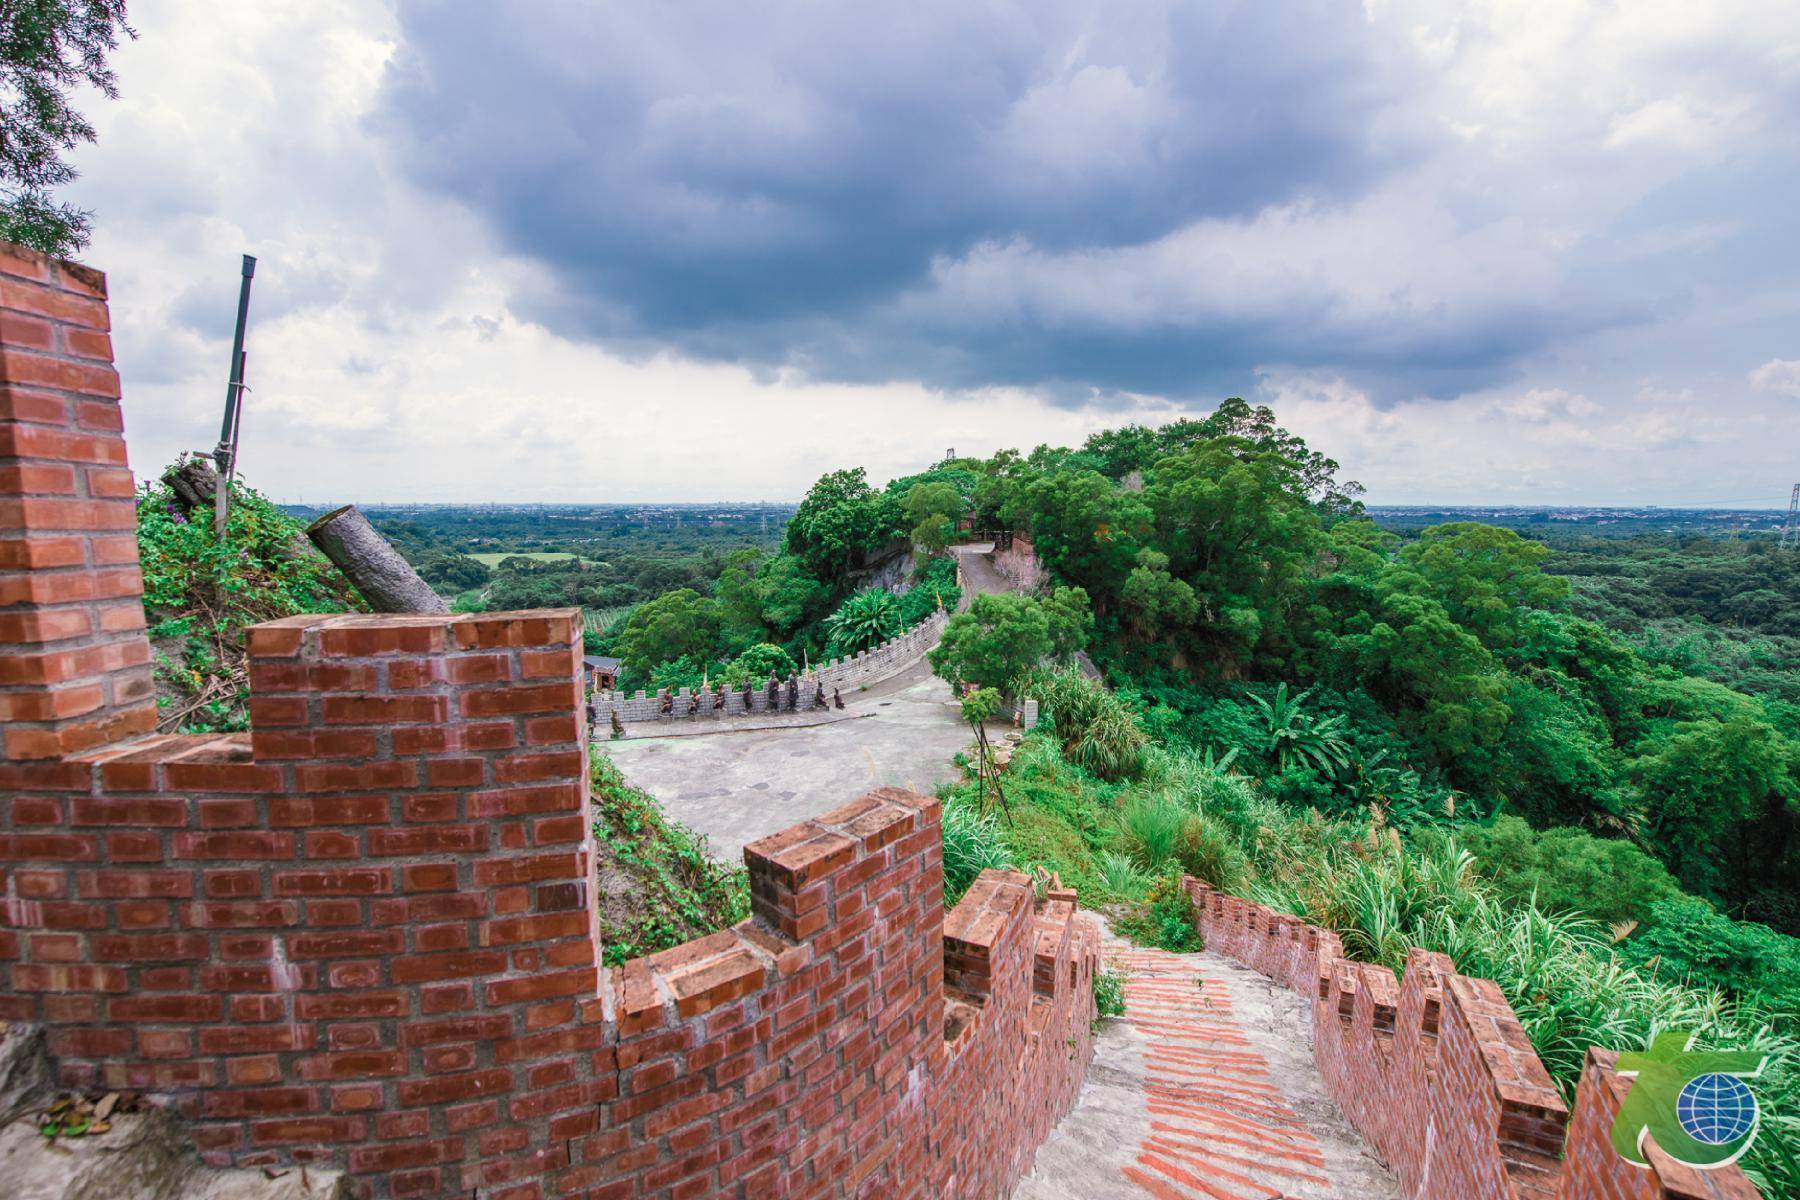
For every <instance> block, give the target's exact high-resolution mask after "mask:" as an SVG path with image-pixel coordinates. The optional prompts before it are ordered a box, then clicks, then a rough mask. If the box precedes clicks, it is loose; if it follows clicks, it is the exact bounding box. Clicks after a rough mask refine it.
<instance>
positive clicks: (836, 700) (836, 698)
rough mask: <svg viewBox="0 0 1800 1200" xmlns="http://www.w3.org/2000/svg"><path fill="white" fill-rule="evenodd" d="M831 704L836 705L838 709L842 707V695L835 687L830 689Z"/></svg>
mask: <svg viewBox="0 0 1800 1200" xmlns="http://www.w3.org/2000/svg"><path fill="white" fill-rule="evenodd" d="M831 702H832V703H833V704H835V705H837V706H838V707H839V708H842V707H844V693H842V692H840V691H839V690H838V689H837V688H835V687H834V688H832V689H831Z"/></svg>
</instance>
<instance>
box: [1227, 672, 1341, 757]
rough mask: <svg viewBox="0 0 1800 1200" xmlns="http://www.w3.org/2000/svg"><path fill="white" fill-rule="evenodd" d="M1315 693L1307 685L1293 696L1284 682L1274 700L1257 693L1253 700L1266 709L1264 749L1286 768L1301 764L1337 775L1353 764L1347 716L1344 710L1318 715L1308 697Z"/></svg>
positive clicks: (1263, 713)
mask: <svg viewBox="0 0 1800 1200" xmlns="http://www.w3.org/2000/svg"><path fill="white" fill-rule="evenodd" d="M1312 693H1313V689H1311V688H1307V689H1306V690H1305V691H1303V692H1301V693H1299V694H1298V695H1295V696H1289V695H1288V689H1287V684H1285V683H1283V684H1280V685H1278V686H1277V687H1276V688H1275V698H1274V699H1273V700H1265V699H1263V698H1262V697H1261V696H1256V695H1252V696H1251V697H1250V699H1251V700H1252V701H1254V702H1255V703H1256V705H1257V707H1258V708H1260V709H1261V710H1262V721H1263V730H1262V735H1263V741H1264V748H1265V750H1266V751H1267V753H1268V755H1269V757H1270V758H1272V759H1273V760H1274V761H1275V765H1276V766H1277V767H1278V768H1280V769H1281V770H1283V771H1286V770H1287V769H1288V768H1289V767H1292V766H1296V765H1298V766H1302V767H1305V768H1307V769H1309V770H1313V771H1317V772H1318V773H1319V774H1321V775H1326V776H1330V777H1332V778H1336V776H1337V773H1338V772H1339V771H1342V770H1344V769H1345V768H1346V767H1348V766H1349V765H1350V741H1349V739H1348V738H1347V737H1346V736H1345V734H1344V727H1345V721H1344V717H1343V715H1342V714H1340V713H1334V714H1332V715H1331V716H1328V717H1317V716H1314V715H1313V714H1312V713H1310V712H1308V711H1307V710H1306V700H1307V697H1309V696H1311V695H1312Z"/></svg>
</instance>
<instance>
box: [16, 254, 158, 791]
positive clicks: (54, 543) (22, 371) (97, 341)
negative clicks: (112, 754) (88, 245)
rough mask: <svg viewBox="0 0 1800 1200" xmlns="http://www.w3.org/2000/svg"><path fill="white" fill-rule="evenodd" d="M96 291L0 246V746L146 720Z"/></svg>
mask: <svg viewBox="0 0 1800 1200" xmlns="http://www.w3.org/2000/svg"><path fill="white" fill-rule="evenodd" d="M109 328H111V324H110V321H109V319H108V316H107V309H106V280H105V278H104V277H103V276H101V275H100V274H99V273H98V272H96V271H90V270H87V269H86V268H84V267H78V266H75V265H74V264H72V263H62V262H55V261H53V260H50V259H47V258H44V257H43V256H41V255H36V254H32V253H30V252H29V251H22V250H16V249H15V248H13V247H10V246H7V245H5V244H4V243H0V729H4V737H3V738H0V745H3V748H4V757H5V758H9V759H20V758H54V757H57V756H58V755H61V754H64V753H67V752H69V751H74V750H83V749H86V748H88V747H90V746H98V745H103V744H105V743H106V742H109V741H112V740H114V739H116V738H121V737H127V736H130V735H131V734H135V733H143V732H145V731H147V730H149V729H150V728H152V727H153V726H154V725H155V723H156V708H155V698H154V696H153V695H152V692H151V685H150V668H149V665H148V664H149V662H150V647H149V643H148V642H146V641H145V640H144V637H143V634H142V630H143V626H144V609H143V606H142V605H141V604H140V603H139V602H138V596H139V594H140V593H141V592H142V591H143V584H142V580H141V578H140V577H139V575H138V559H137V541H136V539H135V538H133V537H132V529H133V527H134V516H133V512H134V508H133V504H132V491H133V484H132V478H131V472H130V471H129V470H128V469H127V468H126V465H125V436H124V424H123V422H122V421H121V419H120V416H119V377H118V375H117V374H116V373H114V371H113V367H112V341H111V339H110V338H109V337H108V336H107V330H108V329H109Z"/></svg>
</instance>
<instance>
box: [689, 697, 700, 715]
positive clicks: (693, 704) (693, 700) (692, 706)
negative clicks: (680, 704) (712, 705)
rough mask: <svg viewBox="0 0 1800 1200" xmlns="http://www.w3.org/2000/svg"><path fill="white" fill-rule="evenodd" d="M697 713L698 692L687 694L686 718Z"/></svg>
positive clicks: (698, 703)
mask: <svg viewBox="0 0 1800 1200" xmlns="http://www.w3.org/2000/svg"><path fill="white" fill-rule="evenodd" d="M699 711H700V693H699V692H690V693H688V716H690V717H691V716H693V715H694V714H695V713H697V712H699Z"/></svg>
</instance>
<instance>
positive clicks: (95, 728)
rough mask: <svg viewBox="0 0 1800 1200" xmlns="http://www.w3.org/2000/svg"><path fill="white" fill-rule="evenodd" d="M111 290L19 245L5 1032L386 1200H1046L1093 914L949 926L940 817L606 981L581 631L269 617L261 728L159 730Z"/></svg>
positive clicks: (8, 595)
mask: <svg viewBox="0 0 1800 1200" xmlns="http://www.w3.org/2000/svg"><path fill="white" fill-rule="evenodd" d="M105 295H106V292H105V283H104V280H103V279H102V278H101V277H100V276H99V275H98V274H97V273H95V272H92V271H88V270H86V269H85V268H80V267H76V266H73V265H71V264H66V263H58V262H54V261H51V260H48V259H44V258H42V257H40V256H37V255H33V254H31V253H29V252H25V251H17V250H14V249H11V248H8V247H0V705H4V706H5V710H4V711H5V726H4V748H5V755H4V759H3V760H0V1019H4V1020H11V1021H23V1022H31V1023H34V1024H38V1025H41V1026H43V1027H44V1028H45V1029H46V1031H47V1034H48V1040H49V1045H50V1048H51V1051H52V1053H53V1055H54V1057H55V1059H56V1064H57V1069H58V1071H59V1072H60V1074H61V1077H62V1080H63V1082H64V1083H65V1084H67V1085H71V1086H96V1087H111V1088H130V1089H133V1090H143V1091H146V1092H150V1093H153V1094H154V1095H156V1096H159V1097H161V1098H163V1099H164V1100H166V1101H167V1102H168V1103H169V1104H171V1105H173V1106H174V1107H175V1108H176V1109H177V1110H178V1111H180V1112H181V1113H182V1114H183V1115H184V1116H185V1117H186V1118H188V1121H189V1123H190V1128H191V1130H192V1132H193V1136H194V1138H195V1141H196V1144H197V1146H198V1147H199V1148H200V1150H201V1151H202V1152H203V1154H204V1156H205V1157H206V1158H207V1159H208V1160H210V1161H212V1162H215V1163H221V1164H223V1163H236V1164H240V1165H258V1164H261V1165H270V1166H274V1165H280V1164H290V1163H307V1162H318V1163H331V1164H336V1165H341V1166H343V1167H345V1168H347V1169H348V1170H349V1172H350V1173H351V1174H352V1176H353V1177H354V1179H355V1181H356V1183H357V1185H358V1187H359V1188H360V1189H361V1190H363V1191H365V1192H367V1193H369V1194H372V1195H378V1196H388V1195H392V1196H439V1195H443V1196H472V1195H473V1196H481V1197H497V1198H505V1200H532V1198H536V1197H545V1196H591V1197H596V1198H598V1197H605V1198H609V1200H612V1198H619V1197H658V1198H660V1197H669V1198H671V1200H673V1198H675V1197H689V1196H714V1195H760V1194H766V1193H767V1192H769V1191H778V1192H780V1193H781V1194H787V1195H792V1196H797V1197H843V1196H855V1195H882V1196H901V1197H927V1196H930V1197H936V1196H967V1197H988V1196H997V1195H1000V1194H1002V1192H1003V1191H1004V1190H1005V1189H1006V1188H1007V1187H1008V1186H1010V1183H1011V1182H1012V1181H1013V1180H1015V1179H1017V1177H1018V1176H1019V1174H1020V1173H1021V1172H1022V1171H1023V1170H1024V1169H1026V1167H1027V1166H1028V1165H1029V1163H1030V1160H1031V1157H1032V1154H1033V1152H1034V1150H1035V1148H1036V1146H1037V1144H1038V1143H1039V1141H1041V1140H1042V1138H1043V1137H1044V1135H1045V1134H1046V1133H1047V1132H1048V1130H1049V1128H1050V1126H1051V1125H1052V1124H1053V1123H1054V1122H1055V1120H1056V1119H1057V1117H1059V1116H1060V1115H1061V1113H1062V1112H1063V1111H1065V1110H1066V1109H1067V1107H1068V1106H1069V1105H1070V1104H1071V1103H1072V1102H1073V1099H1074V1095H1075V1092H1076V1091H1077V1089H1078V1087H1079V1084H1080V1080H1081V1077H1082V1074H1083V1072H1084V1071H1085V1068H1086V1065H1087V1062H1088V1060H1089V1058H1090V1057H1091V1054H1092V1043H1091V1040H1090V1036H1089V1030H1090V1023H1091V1021H1092V1019H1093V1016H1094V1012H1093V993H1092V978H1093V972H1094V970H1095V969H1096V967H1097V963H1098V935H1097V931H1096V930H1095V929H1094V928H1092V926H1091V924H1090V922H1089V921H1088V920H1087V919H1086V918H1083V917H1080V916H1078V915H1077V913H1076V911H1075V906H1074V897H1073V895H1072V894H1069V893H1052V894H1051V895H1050V896H1048V897H1046V898H1044V899H1039V898H1037V897H1036V896H1035V895H1034V893H1033V889H1032V886H1031V883H1030V880H1028V879H1027V878H1025V877H1024V876H1020V875H1014V874H1007V873H1001V872H989V873H987V874H985V875H984V876H983V877H982V878H981V879H980V880H978V881H977V883H976V885H975V887H974V888H972V889H971V891H970V893H969V897H968V898H967V899H965V900H964V901H963V903H962V904H960V905H959V906H958V907H957V908H956V909H955V910H953V911H951V912H950V913H948V914H946V913H945V911H944V909H943V904H942V865H941V853H942V844H941V835H940V830H939V824H938V818H939V811H938V806H937V804H936V802H935V801H932V800H930V799H927V798H924V797H920V796H915V795H912V794H910V793H906V792H900V791H896V790H883V791H880V792H876V793H872V794H871V795H869V796H866V797H863V798H861V799H859V800H856V801H854V802H852V803H851V804H849V805H845V806H843V807H840V808H837V809H834V810H832V811H831V812H828V813H826V814H825V815H823V816H821V817H819V818H817V819H816V820H814V821H809V822H806V823H803V824H801V825H799V826H796V827H794V828H792V829H789V830H787V831H784V832H783V833H780V834H777V835H774V836H773V837H771V838H767V839H763V840H762V841H761V842H758V843H755V844H753V845H752V846H750V847H749V848H748V849H747V850H746V860H747V863H748V865H749V868H750V875H751V879H752V888H753V893H752V894H753V903H754V909H755V915H754V916H753V917H752V918H751V919H750V920H748V921H745V922H743V923H741V924H740V925H738V926H736V927H734V928H732V929H729V930H725V931H721V932H719V933H716V934H713V935H711V936H709V937H706V938H702V939H699V940H697V941H695V942H691V943H688V944H686V945H683V946H680V947H676V948H674V949H672V950H669V951H665V952H664V953H662V954H658V955H653V956H650V957H648V958H643V959H637V960H633V961H631V962H627V963H624V964H622V965H619V966H615V967H609V968H605V969H602V968H601V967H600V965H599V964H600V958H601V956H600V946H599V943H598V939H597V936H596V934H595V931H594V925H593V920H594V907H593V904H592V897H591V896H590V895H589V886H590V883H589V877H590V869H591V864H590V861H589V857H590V853H591V848H590V836H591V835H590V819H589V812H588V806H589V795H588V773H587V765H588V764H587V754H588V737H587V729H586V721H585V717H584V706H583V705H582V703H581V690H582V679H581V666H580V635H581V621H580V614H579V613H578V612H577V611H575V610H572V609H570V610H548V611H534V612H528V613H498V614H481V615H447V616H358V615H339V616H307V617H296V618H290V619H287V620H282V621H275V622H269V623H266V624H263V625H259V626H256V627H254V628H253V629H252V630H250V631H249V635H248V651H249V672H250V687H251V700H250V713H251V721H252V730H251V732H249V733H247V734H229V735H207V736H184V735H159V734H154V733H152V732H150V730H151V728H152V726H153V720H154V701H153V698H152V695H151V689H150V684H149V675H148V665H147V664H148V663H149V657H150V656H149V647H148V643H147V641H146V639H145V635H144V631H143V622H144V617H143V609H142V605H141V603H140V602H139V599H138V594H139V578H138V573H137V548H136V542H135V538H134V537H133V536H132V532H131V531H132V527H133V510H132V502H131V479H130V476H129V473H128V472H126V470H125V446H124V439H123V433H122V428H123V426H122V421H121V420H120V415H119V403H118V387H117V380H116V376H115V375H114V374H113V372H112V368H111V363H110V350H109V347H108V345H107V343H106V336H105V330H106V328H107V312H106V304H105ZM947 970H948V971H949V973H950V977H949V979H948V980H947V978H946V971H947Z"/></svg>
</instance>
